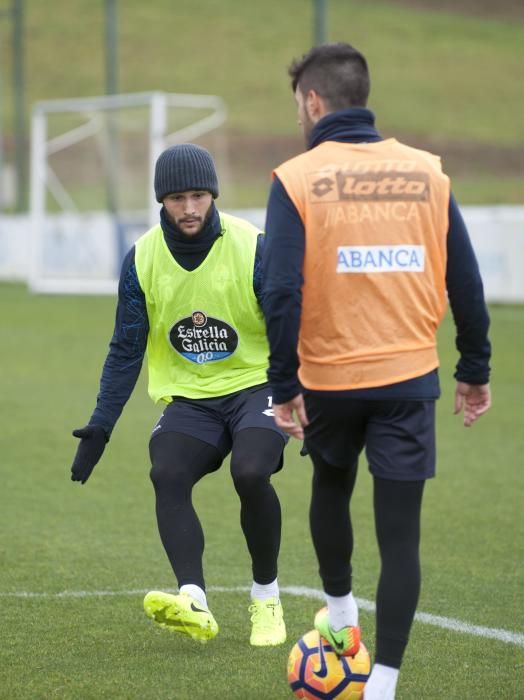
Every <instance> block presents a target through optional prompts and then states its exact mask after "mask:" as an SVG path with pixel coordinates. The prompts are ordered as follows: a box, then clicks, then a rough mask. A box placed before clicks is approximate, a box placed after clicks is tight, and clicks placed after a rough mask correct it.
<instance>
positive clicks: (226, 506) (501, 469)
mask: <svg viewBox="0 0 524 700" xmlns="http://www.w3.org/2000/svg"><path fill="white" fill-rule="evenodd" d="M0 314H1V318H2V328H3V331H2V344H1V349H0V366H1V368H2V369H1V377H2V380H1V392H0V418H1V432H0V442H1V446H2V450H1V455H2V457H1V460H0V478H1V483H2V497H1V507H0V519H1V531H2V537H1V540H0V542H1V543H0V616H1V619H0V629H1V631H2V644H1V647H0V698H1V699H2V700H19V699H24V700H40V699H42V700H44V699H45V700H47V699H49V698H60V700H84V699H85V700H87V699H92V700H99V699H100V698H107V699H108V700H124V699H125V700H153V699H155V700H156V699H158V700H166V699H176V700H190V699H191V700H210V699H211V698H217V699H218V700H246V699H247V698H250V700H285V699H286V698H291V697H292V695H291V692H290V690H289V689H288V687H287V682H286V677H285V666H286V659H287V655H288V653H289V650H290V649H291V646H292V645H293V643H294V642H295V640H296V639H297V638H298V637H299V636H300V635H302V634H303V633H304V632H306V631H307V630H308V629H310V628H311V627H312V621H313V615H314V612H315V611H316V609H317V608H318V607H319V605H320V598H319V597H318V595H317V594H315V593H314V592H313V593H312V592H311V590H312V591H319V589H320V584H319V579H318V576H317V571H316V562H315V558H314V556H313V550H312V547H311V544H310V539H309V533H308V525H307V508H308V500H309V481H310V472H311V469H310V464H309V461H308V460H307V459H304V458H300V457H299V456H298V449H297V444H296V443H293V444H290V445H289V446H288V448H287V451H286V466H285V468H284V470H283V471H282V472H281V473H280V474H278V475H277V476H276V477H275V479H274V483H275V486H276V488H277V490H278V492H279V494H280V497H281V500H282V506H283V516H284V517H283V542H282V552H281V560H280V572H279V581H280V584H281V586H282V588H283V593H282V600H283V604H284V608H285V612H286V618H287V625H288V631H289V635H288V643H286V644H285V645H284V646H283V647H281V648H277V649H258V650H256V649H252V648H250V646H249V643H248V638H249V616H248V612H247V605H248V603H249V600H248V592H247V587H248V586H249V585H250V569H249V561H248V557H247V554H246V551H245V546H244V542H243V539H242V536H241V534H240V526H239V523H238V520H239V515H238V503H237V497H236V494H235V493H234V490H233V488H232V484H231V481H230V478H229V474H228V469H227V467H226V466H225V467H223V468H222V469H221V470H220V471H219V472H218V473H215V474H213V475H211V476H209V477H207V478H206V479H204V480H203V482H202V483H201V484H200V485H199V486H198V487H197V490H196V495H195V501H196V504H197V508H198V510H199V512H200V514H201V517H202V521H203V524H204V528H205V531H206V535H207V542H206V555H205V566H206V573H207V583H208V586H209V594H208V597H209V602H210V605H211V608H212V610H213V612H214V614H215V616H216V618H217V620H218V623H219V625H220V626H221V632H220V634H219V636H218V637H217V639H216V640H214V641H213V642H212V643H210V644H208V645H206V646H201V645H198V644H196V643H192V642H191V641H190V640H186V639H184V638H180V637H178V636H176V635H170V634H169V633H167V632H164V631H163V630H160V629H156V628H155V627H154V625H153V623H152V622H151V621H150V620H149V619H148V618H147V617H146V616H145V614H144V613H143V611H142V598H143V595H144V593H145V592H146V591H147V590H148V589H151V588H173V587H174V586H175V583H174V580H173V577H172V574H171V573H170V568H169V565H168V563H167V559H166V557H165V554H164V552H163V550H162V548H161V544H160V541H159V538H158V535H157V531H156V523H155V518H154V504H153V490H152V487H151V485H150V483H149V478H148V471H149V464H148V453H147V439H148V433H149V430H150V429H151V427H152V426H153V423H154V421H155V419H156V416H157V414H158V412H159V410H158V408H157V407H155V406H153V405H152V404H151V402H150V401H149V399H148V397H147V395H146V391H145V377H144V376H143V375H142V377H141V379H140V382H139V385H138V386H137V388H136V391H135V393H134V395H133V397H132V398H131V400H130V402H129V404H128V406H127V407H126V410H125V412H124V414H123V416H122V418H121V420H120V422H119V424H118V425H117V428H116V430H115V433H114V435H113V438H112V440H111V443H110V444H109V446H108V449H107V452H106V454H105V455H104V457H103V460H102V462H101V463H100V464H99V465H98V467H97V468H96V470H95V472H94V474H93V476H92V477H91V479H90V481H89V482H88V484H87V485H86V486H83V487H81V486H80V485H79V484H73V483H72V482H71V481H70V480H69V469H70V464H71V460H72V457H73V454H74V450H75V448H76V441H75V440H74V439H73V438H72V437H71V430H72V429H73V428H75V427H78V426H81V425H83V424H84V423H85V421H86V420H87V418H88V417H89V415H90V412H91V410H92V407H93V404H94V401H95V396H96V393H97V388H98V377H99V373H100V368H101V364H102V362H103V359H104V357H105V353H106V348H107V345H108V342H109V338H110V335H111V331H112V324H113V314H114V300H113V299H111V298H108V297H100V298H90V297H51V296H31V295H30V294H29V293H28V292H27V291H26V289H25V287H23V286H22V285H11V284H1V285H0ZM491 314H492V340H493V344H494V351H495V353H494V361H493V395H494V405H493V409H492V411H491V412H490V414H488V415H487V416H486V417H484V418H483V419H482V421H481V422H480V423H479V424H477V425H476V426H474V427H473V428H472V429H469V430H466V429H464V428H462V426H461V422H460V419H458V418H457V417H454V416H453V415H452V400H453V397H452V391H453V382H452V379H451V375H452V371H453V370H452V368H453V364H454V361H455V352H454V349H453V333H452V328H451V324H450V321H449V318H448V319H447V320H446V322H445V324H444V325H443V327H442V330H441V334H440V345H441V355H442V375H441V376H442V385H443V396H442V398H441V400H440V402H439V405H438V409H439V410H438V445H439V448H438V449H439V460H438V476H437V478H436V479H435V480H433V481H432V482H430V483H429V484H428V487H427V491H426V497H425V509H424V515H423V546H422V559H423V589H422V595H421V600H420V604H419V612H420V613H424V614H426V615H427V616H429V617H425V618H423V619H418V620H417V621H416V622H415V624H414V628H413V632H412V638H411V643H410V646H409V648H408V651H407V654H406V658H405V663H404V666H403V670H402V673H401V677H400V682H399V686H398V699H399V700H441V699H442V698H447V699H455V700H470V699H471V700H473V699H474V698H475V699H476V698H507V699H508V700H510V699H511V700H515V699H516V698H521V697H523V690H522V689H523V688H524V677H523V676H524V650H523V645H524V619H523V608H522V590H523V564H522V562H523V560H524V557H523V554H524V552H523V545H522V543H523V541H524V540H523V535H524V532H523V520H522V493H523V491H522V487H523V481H524V477H523V470H522V454H523V452H524V437H523V431H522V388H523V382H522V359H521V358H522V347H523V344H524V307H511V306H500V307H498V306H497V307H493V308H491ZM370 484H371V480H370V477H369V475H368V473H367V470H366V465H365V463H364V461H362V463H361V471H360V475H359V480H358V484H357V491H356V493H355V497H354V501H353V516H354V524H355V536H356V552H355V561H354V563H355V594H356V596H357V597H358V598H359V599H361V600H362V613H361V624H362V632H363V638H364V640H365V642H366V644H367V645H368V647H369V648H370V649H371V650H373V638H374V618H373V613H372V601H373V599H374V589H375V585H376V578H377V571H378V558H377V551H376V546H375V542H374V534H373V526H372V518H371V491H370ZM299 586H302V587H306V588H307V589H311V590H309V591H305V592H303V594H299V591H298V590H297V587H299ZM450 620H455V629H451V628H449V627H450V626H451V627H452V626H453V623H450V622H449V621H450ZM446 621H447V622H446ZM446 625H448V627H446Z"/></svg>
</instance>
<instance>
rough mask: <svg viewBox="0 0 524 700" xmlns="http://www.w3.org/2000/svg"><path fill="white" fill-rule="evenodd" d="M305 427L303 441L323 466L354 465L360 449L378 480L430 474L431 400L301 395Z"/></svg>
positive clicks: (413, 478) (432, 469)
mask: <svg viewBox="0 0 524 700" xmlns="http://www.w3.org/2000/svg"><path fill="white" fill-rule="evenodd" d="M304 398H305V403H306V412H307V416H308V419H309V421H310V424H309V425H308V426H307V427H306V430H305V443H306V446H307V447H308V449H309V450H310V451H311V452H317V453H319V454H320V456H321V457H322V458H323V459H324V460H325V461H326V462H328V463H329V464H332V465H334V466H337V467H348V468H349V467H351V466H353V465H356V462H357V460H358V457H359V455H360V453H361V452H362V450H363V449H364V448H365V452H366V457H367V460H368V465H369V471H370V472H371V473H372V474H373V475H374V476H377V477H380V478H382V479H391V480H395V481H417V480H423V479H430V478H431V477H433V476H435V401H398V400H383V401H372V400H369V399H348V398H333V397H332V396H330V397H324V396H322V395H321V394H320V393H312V392H308V391H306V392H304Z"/></svg>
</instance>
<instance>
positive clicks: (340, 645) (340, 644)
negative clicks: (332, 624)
mask: <svg viewBox="0 0 524 700" xmlns="http://www.w3.org/2000/svg"><path fill="white" fill-rule="evenodd" d="M333 641H334V642H335V647H336V649H338V650H339V651H340V650H342V649H343V648H344V642H339V641H338V639H333Z"/></svg>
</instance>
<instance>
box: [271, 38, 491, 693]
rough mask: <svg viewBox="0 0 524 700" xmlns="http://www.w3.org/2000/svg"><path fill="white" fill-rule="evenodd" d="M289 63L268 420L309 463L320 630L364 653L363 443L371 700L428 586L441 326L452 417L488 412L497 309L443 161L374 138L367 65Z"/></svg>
mask: <svg viewBox="0 0 524 700" xmlns="http://www.w3.org/2000/svg"><path fill="white" fill-rule="evenodd" d="M289 73H290V76H291V81H292V88H293V91H294V94H295V99H296V103H297V107H298V121H299V124H300V125H301V127H302V130H303V132H304V136H305V139H306V145H307V150H306V151H305V152H304V153H302V154H300V155H298V156H297V157H295V158H292V159H291V160H288V161H287V162H285V163H283V164H282V165H280V166H279V167H277V168H276V169H275V171H274V179H273V183H272V188H271V192H270V196H269V202H268V210H267V220H266V247H265V250H264V257H263V261H264V303H263V307H264V313H265V316H266V323H267V333H268V339H269V345H270V367H269V370H268V377H269V381H270V385H271V389H272V395H273V402H274V411H275V420H276V423H277V425H278V426H279V427H281V428H282V429H283V430H285V431H286V432H288V433H289V434H290V435H292V436H295V437H297V438H299V439H302V438H305V444H306V447H307V450H308V451H309V455H310V457H311V460H312V462H313V486H312V497H311V508H310V527H311V534H312V538H313V544H314V547H315V551H316V554H317V557H318V562H319V571H320V576H321V580H322V584H323V588H324V592H325V595H326V601H327V607H326V608H323V609H322V610H320V611H319V612H318V613H317V616H316V618H315V627H316V628H317V629H318V631H319V632H320V634H321V635H323V636H324V637H325V638H326V639H327V640H328V641H329V642H330V643H331V645H332V646H333V647H334V649H335V650H336V651H337V653H339V654H341V655H352V654H354V653H355V652H356V650H357V649H358V647H359V639H360V632H359V626H358V609H357V605H356V602H355V599H354V597H353V593H352V588H353V585H352V568H351V555H352V550H353V532H352V527H351V515H350V500H351V494H352V491H353V488H354V484H355V479H356V475H357V462H358V458H359V455H360V453H361V452H362V451H363V450H365V454H366V457H367V461H368V464H369V470H370V472H371V474H372V476H373V489H374V514H375V527H376V536H377V541H378V547H379V551H380V558H381V571H380V578H379V582H378V589H377V596H376V654H375V660H374V665H373V668H372V672H371V676H370V679H369V681H368V683H367V685H366V689H365V693H364V695H365V700H379V699H380V700H393V698H394V697H395V690H396V685H397V680H398V674H399V669H400V666H401V662H402V657H403V654H404V651H405V649H406V646H407V643H408V637H409V633H410V629H411V625H412V622H413V618H414V615H415V610H416V607H417V602H418V596H419V591H420V580H421V573H420V562H419V540H420V512H421V504H422V495H423V491H424V485H425V482H426V479H429V478H431V477H433V476H434V475H435V401H436V399H437V398H438V397H439V394H440V388H439V377H438V370H437V368H438V365H439V360H438V355H437V342H436V334H437V329H438V327H439V325H440V323H441V321H442V319H443V316H444V314H445V311H446V307H447V301H448V298H449V303H450V306H451V310H452V312H453V317H454V320H455V324H456V329H457V333H456V345H457V349H458V352H459V356H460V357H459V360H458V363H457V367H456V372H455V378H456V380H457V384H456V392H455V413H457V414H458V413H460V412H462V411H463V413H464V425H465V426H466V427H469V426H471V425H473V423H475V421H476V420H477V419H478V418H479V417H480V416H481V415H483V414H484V413H485V412H486V411H487V410H488V409H489V407H490V404H491V398H490V387H489V372H490V370H489V360H490V355H491V346H490V342H489V339H488V326H489V317H488V313H487V309H486V304H485V300H484V293H483V286H482V281H481V277H480V274H479V269H478V265H477V261H476V258H475V254H474V251H473V248H472V246H471V243H470V240H469V236H468V233H467V230H466V228H465V225H464V222H463V220H462V217H461V214H460V212H459V209H458V207H457V204H456V202H455V200H454V198H453V196H452V194H451V190H450V183H449V178H448V177H447V176H446V175H445V174H444V173H443V172H442V168H441V164H440V159H439V158H438V157H437V156H435V155H433V154H431V153H427V152H425V151H422V150H418V149H415V148H411V147H409V146H407V145H405V144H403V143H400V142H399V141H397V140H396V139H394V138H388V139H382V137H381V136H380V134H379V133H378V131H377V129H376V128H375V122H374V115H373V113H372V112H371V111H370V110H369V109H367V106H366V105H367V99H368V94H369V86H370V81H369V73H368V67H367V62H366V59H365V58H364V56H363V55H362V54H361V53H360V52H359V51H357V50H356V49H355V48H354V47H352V46H350V45H349V44H344V43H338V44H325V45H322V46H318V47H316V48H313V49H311V50H310V51H309V52H308V53H307V54H306V55H305V56H303V57H302V58H301V59H299V60H297V61H295V62H294V63H293V64H292V65H291V67H290V69H289Z"/></svg>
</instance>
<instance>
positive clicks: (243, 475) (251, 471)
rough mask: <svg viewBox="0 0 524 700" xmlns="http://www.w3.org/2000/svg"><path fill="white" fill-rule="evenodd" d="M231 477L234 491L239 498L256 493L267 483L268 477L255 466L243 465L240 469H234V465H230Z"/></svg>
mask: <svg viewBox="0 0 524 700" xmlns="http://www.w3.org/2000/svg"><path fill="white" fill-rule="evenodd" d="M231 475H232V477H233V483H234V485H235V489H236V491H237V493H238V494H239V495H240V496H242V495H249V494H252V493H256V492H258V491H260V490H262V489H264V488H265V487H266V486H267V485H268V483H269V476H268V475H267V474H265V473H264V472H263V471H262V470H261V469H259V468H258V466H257V465H256V464H251V465H247V464H243V465H242V467H241V468H239V467H236V468H235V465H234V464H232V466H231Z"/></svg>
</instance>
